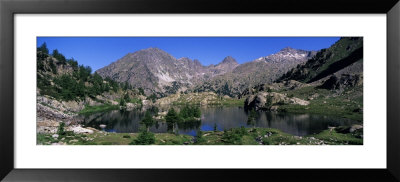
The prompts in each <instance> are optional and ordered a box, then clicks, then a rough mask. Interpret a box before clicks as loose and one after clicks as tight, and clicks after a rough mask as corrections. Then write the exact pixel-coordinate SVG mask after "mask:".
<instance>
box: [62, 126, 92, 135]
mask: <svg viewBox="0 0 400 182" xmlns="http://www.w3.org/2000/svg"><path fill="white" fill-rule="evenodd" d="M66 130H67V131H73V132H74V133H75V134H92V133H93V130H90V129H87V128H82V126H80V125H78V126H70V127H68V128H67V129H66Z"/></svg>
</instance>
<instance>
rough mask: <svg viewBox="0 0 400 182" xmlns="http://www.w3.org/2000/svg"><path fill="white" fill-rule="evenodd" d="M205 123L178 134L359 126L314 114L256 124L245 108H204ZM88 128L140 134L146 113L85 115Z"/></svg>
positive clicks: (261, 118) (268, 117) (160, 126)
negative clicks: (249, 118)
mask: <svg viewBox="0 0 400 182" xmlns="http://www.w3.org/2000/svg"><path fill="white" fill-rule="evenodd" d="M201 113H202V114H201V122H198V123H194V124H191V125H184V126H182V125H179V126H178V131H179V133H181V134H189V135H193V136H194V135H196V131H197V130H198V129H199V128H200V129H201V130H202V131H211V130H214V125H215V124H216V125H217V128H218V130H221V131H222V130H224V129H230V128H236V127H241V126H244V127H253V125H254V126H255V127H263V128H277V129H279V130H281V131H284V132H286V133H290V134H293V135H297V136H304V135H309V134H314V133H319V132H320V131H322V130H325V129H327V128H328V126H339V125H351V124H353V123H356V121H352V120H349V119H344V118H337V117H332V116H323V115H313V114H291V113H277V112H265V111H259V112H257V119H256V121H255V122H254V123H253V124H252V125H249V124H248V123H247V118H248V112H247V111H246V110H245V109H244V108H243V107H205V108H201ZM81 117H83V120H84V123H83V124H84V125H86V126H90V127H94V128H98V129H100V128H99V125H100V124H105V125H107V126H106V128H105V130H106V131H109V132H117V133H136V132H139V127H140V121H141V120H142V118H143V117H144V112H142V111H120V110H114V111H109V112H105V113H95V114H92V115H87V116H81ZM150 131H152V132H155V133H165V132H167V124H166V123H165V122H158V123H157V124H156V125H154V126H152V127H151V128H150Z"/></svg>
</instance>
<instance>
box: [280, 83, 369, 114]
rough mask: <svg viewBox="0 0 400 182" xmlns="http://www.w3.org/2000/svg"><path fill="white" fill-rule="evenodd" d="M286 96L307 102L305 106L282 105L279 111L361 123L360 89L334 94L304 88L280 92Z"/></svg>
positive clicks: (361, 99)
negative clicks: (326, 116) (346, 119)
mask: <svg viewBox="0 0 400 182" xmlns="http://www.w3.org/2000/svg"><path fill="white" fill-rule="evenodd" d="M281 93H286V94H287V95H288V96H293V97H297V98H301V99H304V100H309V101H310V104H309V105H307V106H301V105H282V106H280V107H279V108H280V111H283V112H291V113H312V114H323V115H333V116H338V117H344V118H349V119H352V120H356V121H360V122H362V121H363V113H362V108H363V95H362V87H357V88H354V89H352V90H347V91H346V90H345V91H343V92H342V93H335V92H333V91H329V90H326V89H318V88H315V87H305V88H300V89H295V90H290V91H281Z"/></svg>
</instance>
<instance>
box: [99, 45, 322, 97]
mask: <svg viewBox="0 0 400 182" xmlns="http://www.w3.org/2000/svg"><path fill="white" fill-rule="evenodd" d="M315 54H316V51H306V50H298V49H293V48H290V47H286V48H284V49H282V50H280V51H279V52H277V53H275V54H272V55H268V56H265V57H260V58H258V59H256V60H253V61H250V62H247V63H244V64H239V63H238V62H237V61H236V60H235V59H234V58H233V57H231V56H227V57H225V58H224V59H223V60H222V61H221V62H220V63H218V64H216V65H213V64H212V65H209V66H204V65H202V64H201V63H200V61H199V60H196V59H195V60H191V59H189V58H187V57H184V58H179V59H177V58H175V57H173V56H172V55H170V54H169V53H167V52H165V51H163V50H161V49H159V48H147V49H143V50H139V51H136V52H134V53H129V54H127V55H125V56H124V57H122V58H120V59H119V60H117V61H115V62H113V63H111V64H110V65H108V66H106V67H103V68H101V69H99V70H97V71H96V72H97V73H98V74H99V75H100V76H102V77H103V78H107V77H108V78H111V79H113V80H115V81H118V82H127V83H129V84H130V85H132V86H133V87H136V88H143V89H144V90H145V92H146V94H152V93H156V94H157V95H159V96H164V95H168V94H173V93H176V92H202V91H212V92H216V93H219V94H223V95H228V96H231V97H235V96H237V95H239V94H240V93H241V92H242V91H243V90H244V89H246V88H249V87H252V86H254V85H257V84H261V83H271V82H273V81H274V80H275V79H277V78H279V77H280V76H282V75H283V74H284V73H286V72H287V71H289V70H290V69H292V68H294V67H295V66H297V65H298V64H301V63H304V62H306V61H307V60H308V59H310V58H312V57H313V56H314V55H315Z"/></svg>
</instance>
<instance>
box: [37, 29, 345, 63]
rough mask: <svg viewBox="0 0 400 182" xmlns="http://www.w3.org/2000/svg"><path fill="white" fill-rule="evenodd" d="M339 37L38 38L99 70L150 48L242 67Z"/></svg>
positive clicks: (326, 43)
mask: <svg viewBox="0 0 400 182" xmlns="http://www.w3.org/2000/svg"><path fill="white" fill-rule="evenodd" d="M337 40H339V37H38V38H37V46H40V45H42V43H43V42H46V44H47V47H48V48H49V51H50V52H51V51H52V50H53V49H58V50H59V52H60V53H62V54H63V55H64V56H65V57H67V58H71V57H73V58H74V59H75V60H78V62H79V64H83V65H85V66H90V67H92V68H93V70H94V71H95V70H97V69H99V68H102V67H104V66H107V65H109V64H110V63H111V62H114V61H116V60H118V59H119V58H121V57H123V56H125V55H126V54H128V53H133V52H136V51H138V50H141V49H146V48H149V47H157V48H160V49H162V50H164V51H166V52H168V53H169V54H171V55H172V56H174V57H175V58H181V57H188V58H190V59H198V60H199V61H200V62H201V63H202V64H203V65H210V64H218V63H219V62H221V61H222V60H223V59H224V58H225V57H226V56H232V57H234V58H235V59H236V60H237V61H238V62H239V63H244V62H249V61H252V60H254V59H257V58H259V57H263V56H268V55H270V54H273V53H276V52H278V51H279V50H281V49H283V48H285V47H292V48H295V49H304V50H320V49H322V48H328V47H330V46H331V45H332V44H333V43H335V42H336V41H337Z"/></svg>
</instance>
